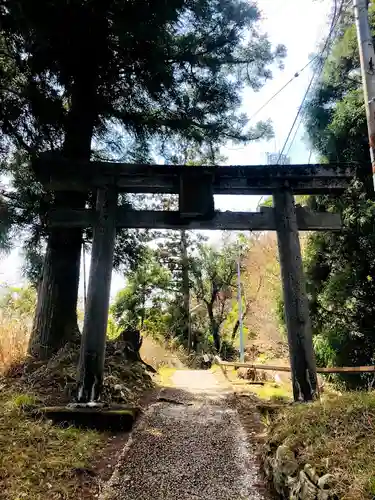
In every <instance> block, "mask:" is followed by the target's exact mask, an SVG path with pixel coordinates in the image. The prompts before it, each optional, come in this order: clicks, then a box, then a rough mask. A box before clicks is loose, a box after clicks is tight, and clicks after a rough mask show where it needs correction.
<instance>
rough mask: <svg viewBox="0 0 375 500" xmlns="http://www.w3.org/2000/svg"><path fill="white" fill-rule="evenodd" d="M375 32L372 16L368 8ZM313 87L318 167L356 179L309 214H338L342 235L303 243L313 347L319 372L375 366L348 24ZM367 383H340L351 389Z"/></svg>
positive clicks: (369, 206) (371, 272)
mask: <svg viewBox="0 0 375 500" xmlns="http://www.w3.org/2000/svg"><path fill="white" fill-rule="evenodd" d="M370 18H371V23H372V26H373V33H374V27H375V9H374V6H371V7H370ZM341 29H342V36H341V37H340V38H338V39H337V41H336V43H335V45H334V48H333V51H332V55H331V57H330V59H329V60H328V61H327V63H326V65H325V69H324V75H323V79H322V81H321V83H320V86H319V87H318V88H317V89H316V91H315V92H314V94H313V95H312V96H311V98H310V103H309V107H308V113H307V118H306V127H307V131H308V135H309V139H310V141H311V144H312V146H313V147H314V149H315V150H316V151H317V152H318V153H319V154H320V155H321V157H322V160H323V161H325V162H328V163H329V162H337V161H340V162H356V163H358V165H359V166H358V171H357V172H358V178H357V179H356V181H355V182H354V183H353V185H352V186H351V188H350V189H349V190H348V191H347V192H346V193H345V195H343V196H341V197H340V198H332V197H329V196H318V197H315V198H314V200H313V203H314V206H315V208H317V209H318V210H319V209H325V210H328V211H336V212H339V213H341V215H342V219H343V223H344V228H343V231H342V232H341V233H338V234H333V233H320V234H314V235H312V236H310V238H309V240H308V246H307V251H306V259H305V267H306V275H307V290H308V296H309V301H310V310H311V316H312V325H313V331H314V335H315V337H314V345H315V349H316V354H317V361H318V363H319V364H320V365H336V366H342V365H354V366H356V365H357V366H358V365H370V364H374V362H375V356H374V354H375V334H374V329H373V324H374V321H375V308H374V301H373V297H374V292H375V285H374V277H375V267H374V262H375V253H374V248H375V236H374V235H375V232H374V227H375V204H374V201H373V200H374V195H373V187H372V182H371V167H370V161H369V155H368V139H367V127H366V116H365V110H364V105H363V95H362V91H361V89H360V82H358V81H357V80H355V79H353V78H352V77H351V75H350V74H349V72H350V70H351V69H353V68H356V67H358V65H359V60H358V50H357V43H356V34H355V29H354V26H353V25H352V20H351V19H350V16H348V15H347V16H345V18H344V20H343V21H342V26H341ZM369 378H370V377H369V376H368V375H358V376H356V375H350V376H345V375H340V377H339V379H340V381H341V382H343V383H345V384H346V385H347V386H350V387H357V386H360V385H365V384H367V383H368V381H369Z"/></svg>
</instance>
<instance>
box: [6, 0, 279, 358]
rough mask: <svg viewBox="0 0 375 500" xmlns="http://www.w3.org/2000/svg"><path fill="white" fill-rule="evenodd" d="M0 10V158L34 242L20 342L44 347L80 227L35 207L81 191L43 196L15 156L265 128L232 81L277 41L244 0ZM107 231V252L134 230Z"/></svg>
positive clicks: (260, 62) (94, 1)
mask: <svg viewBox="0 0 375 500" xmlns="http://www.w3.org/2000/svg"><path fill="white" fill-rule="evenodd" d="M0 14H1V17H2V25H1V30H0V45H1V47H0V49H1V52H0V54H1V55H0V66H1V67H0V99H1V102H2V109H1V111H0V134H1V138H0V139H1V143H2V158H3V160H4V161H3V164H4V165H5V166H6V167H7V172H8V174H9V175H11V176H12V178H13V184H14V187H15V191H16V193H15V195H16V197H17V199H16V203H14V206H13V205H12V207H13V208H14V209H15V212H16V213H17V214H18V217H19V218H18V219H17V222H18V224H20V223H21V222H22V223H23V224H22V225H21V227H22V228H23V229H24V230H25V231H26V232H27V234H28V235H29V239H28V243H29V244H28V247H27V248H28V249H29V254H28V255H29V263H37V264H40V262H41V258H40V256H41V255H42V254H45V258H44V264H43V272H42V275H41V277H40V279H39V280H37V279H35V274H36V273H35V271H34V281H38V284H39V300H38V307H37V313H36V318H35V324H34V335H33V341H32V345H31V351H32V352H33V353H34V354H35V355H47V356H48V355H49V354H50V353H51V352H53V351H54V350H56V349H57V348H59V347H60V346H61V345H62V344H63V343H64V342H65V341H66V340H68V339H69V337H70V336H71V335H72V334H73V332H74V331H76V312H75V311H76V303H77V287H78V278H79V262H80V251H81V244H82V232H81V230H77V229H74V230H73V229H69V230H53V231H51V232H46V230H45V227H44V223H43V221H44V217H43V216H44V214H45V213H46V210H47V209H48V207H49V206H51V204H54V205H58V206H62V207H64V206H70V207H72V208H82V207H84V206H85V205H86V204H87V203H88V204H92V203H93V200H92V199H91V198H90V197H89V198H87V197H86V196H82V195H81V194H79V195H78V194H77V195H72V194H69V195H67V193H60V194H59V195H55V196H53V197H52V198H49V197H46V196H44V193H43V192H41V190H40V186H38V184H37V183H35V181H34V180H33V179H32V178H30V174H29V171H28V170H27V169H26V165H27V162H28V161H30V160H31V159H32V158H33V157H34V156H35V155H36V154H39V153H40V152H43V151H54V152H55V153H58V154H62V155H64V156H65V157H66V158H74V159H80V160H83V161H88V160H90V158H101V159H112V160H113V159H114V160H119V159H122V160H129V159H134V158H137V159H138V160H139V159H146V160H147V159H153V158H155V157H159V158H160V156H161V157H162V158H167V157H168V156H170V155H171V154H172V152H173V149H174V146H175V144H176V143H178V142H179V141H180V140H184V141H187V142H188V143H194V144H196V145H197V146H198V147H199V148H206V149H207V150H208V151H211V152H214V151H217V148H218V147H219V146H220V145H222V144H224V143H225V142H226V141H228V140H231V141H240V142H243V141H248V140H254V139H259V138H264V137H269V136H270V135H271V133H272V130H271V125H270V123H269V122H260V123H258V124H256V125H255V126H250V125H249V124H248V123H247V118H246V116H245V115H244V114H242V113H241V112H240V105H241V93H242V90H243V89H244V88H245V86H248V87H250V88H252V89H253V90H255V91H256V90H258V89H259V88H260V87H261V86H262V85H263V83H264V82H265V81H266V80H267V79H269V78H271V77H272V72H271V65H272V64H273V63H274V62H275V61H276V62H279V63H280V64H281V62H282V59H283V57H284V56H285V47H283V46H277V47H275V48H273V47H272V46H271V44H270V42H269V40H268V38H267V37H266V36H265V35H263V34H262V33H261V32H260V30H259V21H260V12H259V10H258V9H257V7H256V5H255V4H252V3H248V2H245V1H242V0H164V1H163V2H162V3H160V2H154V1H152V0H149V1H146V2H142V3H140V2H136V1H134V0H131V1H127V2H123V1H119V0H109V1H107V2H102V1H101V0H90V1H88V2H87V1H82V0H73V1H71V2H64V1H61V0H53V1H46V0H43V1H42V2H39V3H38V8H35V6H33V5H32V4H31V3H30V2H29V1H27V0H20V1H19V2H16V3H15V2H11V1H6V0H5V1H4V2H2V4H1V6H0ZM46 19H48V22H46V21H45V20H46ZM9 203H11V200H10V199H9ZM16 205H17V206H16ZM15 221H16V219H15ZM30 235H31V236H30ZM89 237H90V233H88V238H89ZM119 238H122V240H121V244H120V245H117V247H116V248H117V250H118V252H117V262H119V261H120V260H122V259H124V257H126V252H125V254H124V252H122V253H121V251H120V250H121V249H123V248H126V249H127V251H128V253H129V252H130V253H131V252H132V250H134V244H135V243H136V242H137V238H136V237H134V233H132V232H121V233H120V235H119ZM133 253H134V251H133ZM135 253H137V251H136V252H135ZM32 267H33V266H32ZM62 297H63V299H61V298H62ZM42 303H43V307H42ZM41 344H43V345H45V346H46V351H45V352H44V353H41V352H40V349H39V347H38V346H40V345H41Z"/></svg>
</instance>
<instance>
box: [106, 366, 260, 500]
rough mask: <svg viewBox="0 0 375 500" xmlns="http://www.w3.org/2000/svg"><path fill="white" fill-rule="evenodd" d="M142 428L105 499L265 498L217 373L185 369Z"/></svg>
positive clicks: (139, 426) (249, 447) (250, 452)
mask: <svg viewBox="0 0 375 500" xmlns="http://www.w3.org/2000/svg"><path fill="white" fill-rule="evenodd" d="M172 382H173V386H174V387H173V388H164V389H162V391H161V393H160V396H159V399H160V402H158V403H155V404H153V405H152V406H150V407H149V408H148V410H147V411H146V413H145V414H144V415H143V416H142V417H141V419H140V420H139V422H138V423H137V424H136V426H135V427H134V430H133V432H132V435H131V438H130V440H129V442H128V443H127V445H126V447H125V449H124V450H123V453H122V455H121V457H120V459H119V463H118V465H117V467H116V469H115V471H114V473H113V476H112V478H111V479H110V481H109V483H108V484H107V485H106V486H105V487H104V489H103V492H102V493H101V495H100V499H101V500H115V499H116V500H125V499H126V500H162V499H163V500H201V499H202V500H203V499H205V500H211V499H212V500H245V499H251V500H265V499H266V498H267V499H269V497H268V496H267V493H266V488H265V487H264V480H263V478H262V477H261V476H260V475H259V466H258V463H257V461H256V458H255V455H254V450H253V449H252V445H251V444H250V443H249V442H248V441H247V436H246V433H245V431H244V429H243V427H242V425H241V423H240V420H239V417H238V414H237V411H236V410H234V409H232V408H230V407H229V406H228V404H227V397H228V395H229V394H230V393H231V390H230V388H229V387H226V386H225V385H222V384H221V383H219V382H218V381H217V379H216V377H215V376H214V375H213V374H212V373H211V372H209V371H198V370H196V371H192V370H178V371H176V372H175V373H174V375H173V380H172Z"/></svg>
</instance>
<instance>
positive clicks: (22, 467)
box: [0, 342, 154, 500]
mask: <svg viewBox="0 0 375 500" xmlns="http://www.w3.org/2000/svg"><path fill="white" fill-rule="evenodd" d="M123 347H124V346H123V343H122V342H108V344H107V352H106V361H105V374H104V393H103V398H104V401H106V402H109V403H111V402H114V403H121V404H123V403H126V404H128V405H137V404H138V403H139V401H140V398H141V396H142V395H143V394H144V393H145V391H147V390H150V389H152V388H153V386H154V384H153V381H152V379H151V377H150V376H149V375H148V374H147V373H146V371H145V369H144V366H143V365H142V364H140V363H134V364H129V363H127V362H126V359H125V358H124V355H123ZM78 359H79V345H77V344H74V343H71V344H67V345H66V346H65V347H63V348H62V349H61V350H60V351H59V352H58V353H57V354H56V355H55V356H53V357H52V358H51V359H50V360H49V361H48V362H44V363H42V362H38V361H37V362H36V361H34V360H32V359H29V360H26V362H22V363H19V364H17V365H13V366H12V367H11V368H10V369H9V370H8V372H7V374H6V375H5V376H4V377H2V378H1V380H0V490H1V493H0V498H1V499H4V500H23V499H27V500H42V499H43V500H45V499H48V500H65V499H66V500H68V499H69V500H70V499H73V498H74V499H76V500H86V499H92V498H94V496H95V494H96V493H98V491H99V489H98V488H99V485H98V484H97V483H98V481H97V478H96V477H95V474H94V472H93V471H92V469H91V467H92V463H93V461H95V460H96V459H98V457H100V456H102V454H103V448H104V445H105V443H107V441H108V437H109V435H108V434H107V433H105V432H103V433H98V432H95V431H92V430H85V429H76V428H73V427H69V428H67V429H66V428H65V429H64V428H62V427H60V426H58V425H53V424H52V423H51V422H50V421H48V420H46V419H41V418H39V417H35V414H36V412H35V411H33V412H31V411H30V410H31V409H32V410H35V409H37V408H38V407H42V406H43V407H44V406H54V405H65V404H66V403H67V402H70V401H72V399H73V398H74V394H75V387H76V373H77V364H78ZM32 415H34V416H32Z"/></svg>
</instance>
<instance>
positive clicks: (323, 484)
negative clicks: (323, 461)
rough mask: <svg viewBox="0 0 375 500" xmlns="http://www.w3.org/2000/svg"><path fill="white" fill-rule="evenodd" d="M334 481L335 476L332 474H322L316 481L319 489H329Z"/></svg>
mask: <svg viewBox="0 0 375 500" xmlns="http://www.w3.org/2000/svg"><path fill="white" fill-rule="evenodd" d="M334 481H335V478H334V476H333V475H332V474H324V476H322V477H321V478H320V479H319V481H318V487H319V488H320V489H321V490H329V489H330V488H332V486H333V484H334Z"/></svg>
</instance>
